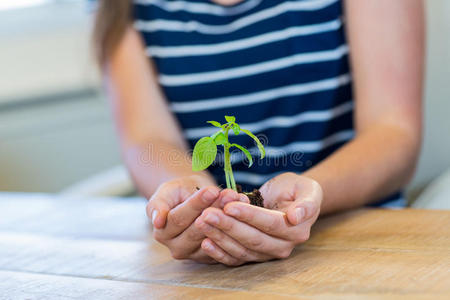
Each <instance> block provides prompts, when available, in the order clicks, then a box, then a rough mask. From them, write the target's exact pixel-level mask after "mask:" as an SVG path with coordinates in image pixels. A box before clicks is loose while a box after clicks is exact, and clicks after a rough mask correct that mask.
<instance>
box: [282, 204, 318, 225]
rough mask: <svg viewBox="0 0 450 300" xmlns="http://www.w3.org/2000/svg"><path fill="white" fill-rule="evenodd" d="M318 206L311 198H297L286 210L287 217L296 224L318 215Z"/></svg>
mask: <svg viewBox="0 0 450 300" xmlns="http://www.w3.org/2000/svg"><path fill="white" fill-rule="evenodd" d="M319 210H320V206H319V204H318V203H316V201H314V200H313V199H297V200H295V201H294V202H293V203H292V204H291V205H290V206H289V208H288V210H287V219H288V221H289V223H291V224H292V225H294V226H295V225H298V224H301V223H304V222H306V221H308V220H310V219H311V218H313V217H317V216H318V215H319Z"/></svg>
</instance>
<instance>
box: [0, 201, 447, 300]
mask: <svg viewBox="0 0 450 300" xmlns="http://www.w3.org/2000/svg"><path fill="white" fill-rule="evenodd" d="M40 197H41V198H40V199H38V201H37V202H36V203H35V202H33V201H34V200H35V199H36V198H34V199H33V198H29V199H28V200H27V199H26V198H27V197H19V196H17V195H16V199H14V200H11V199H13V198H14V197H6V198H5V197H3V198H2V197H1V196H0V270H3V273H4V272H6V271H8V272H12V273H14V274H16V275H14V278H15V279H11V280H13V281H11V280H10V282H12V283H10V285H9V286H15V284H14V280H16V281H20V280H21V278H22V277H24V276H25V277H26V276H35V277H33V278H34V279H33V280H34V281H35V282H42V284H43V285H44V286H45V284H46V282H47V281H48V280H50V279H51V278H57V279H58V281H57V282H59V280H60V279H61V285H62V286H64V284H70V282H71V281H73V284H76V283H75V282H76V281H77V280H81V279H83V280H87V281H89V282H88V283H86V285H87V286H86V289H89V287H92V288H97V287H98V289H99V290H102V289H108V288H107V287H105V286H108V284H110V283H111V282H112V283H114V284H117V289H118V292H117V293H118V295H126V294H127V293H130V295H131V294H132V295H140V296H142V297H144V298H145V297H146V296H147V294H148V292H144V290H145V291H146V289H147V288H149V287H151V288H153V287H154V289H155V290H156V291H158V292H155V293H154V294H149V295H152V298H159V297H169V298H170V297H172V296H173V297H175V295H178V294H177V293H180V295H183V297H186V299H189V298H199V297H200V295H203V292H204V291H207V294H205V295H211V297H222V296H223V297H227V296H230V297H231V296H233V298H235V297H254V296H255V297H256V296H258V298H260V297H261V295H266V296H267V295H271V296H270V297H272V298H275V296H276V297H295V298H301V299H450V212H449V211H424V210H412V209H407V210H382V209H361V210H356V211H352V212H348V213H345V214H340V215H336V216H332V217H328V218H324V219H321V220H320V221H319V222H318V224H317V225H316V226H315V228H314V230H313V233H312V237H311V239H310V240H309V241H308V242H307V243H305V244H303V245H302V246H299V247H297V249H296V250H295V251H294V253H293V254H292V256H291V257H290V258H288V259H286V260H278V261H271V262H267V263H263V264H250V265H245V266H242V267H238V268H228V267H224V266H221V265H213V266H210V265H200V264H196V263H192V262H187V261H175V260H173V259H172V258H171V257H170V255H169V252H168V251H167V249H165V248H164V247H163V246H161V245H159V244H158V243H156V242H154V241H153V240H152V239H151V238H150V233H151V232H150V230H149V226H148V224H147V221H146V217H145V212H143V210H144V207H145V202H143V201H141V200H138V199H134V200H130V201H129V202H126V201H124V200H117V199H89V201H88V200H87V199H84V200H77V199H71V200H67V199H66V200H60V199H57V198H52V197H48V196H40ZM18 198H20V199H19V200H17V199H18ZM23 206H26V207H27V208H26V209H25V213H24V216H25V217H24V216H22V217H20V216H18V214H19V215H20V207H23ZM90 207H92V208H90ZM102 207H103V208H102ZM97 210H98V211H100V212H101V213H100V214H99V217H98V218H97V216H96V213H95V212H96V211H97ZM62 216H65V217H62ZM130 223H132V225H130ZM122 225H123V226H124V228H127V229H129V230H130V236H129V237H127V236H126V232H125V231H123V229H121V226H122ZM114 229H117V230H118V231H119V232H118V233H115V232H110V231H111V230H114ZM3 273H0V282H1V281H2V279H1V276H2V275H1V274H3ZM5 276H6V275H5ZM40 276H43V277H40ZM46 276H49V277H46ZM25 277H24V278H25ZM49 278H50V279H49ZM51 280H53V279H51ZM87 281H86V282H87ZM96 282H98V285H96ZM105 282H106V283H105ZM131 283H133V284H134V285H132V284H131ZM80 286H83V288H82V289H85V287H84V285H83V284H82V283H80ZM180 288H182V289H181V290H180ZM61 289H63V288H61ZM184 289H186V290H184ZM0 290H1V284H0ZM159 290H161V292H159ZM134 291H139V292H136V294H133V293H134ZM215 291H219V293H218V294H216V293H215ZM220 291H223V292H222V294H221V293H220ZM23 292H24V293H25V292H26V291H23ZM228 292H230V293H232V294H228ZM99 293H100V294H99V295H100V297H99V298H97V299H101V298H102V297H103V298H108V297H107V294H106V291H105V292H103V294H102V292H99ZM246 293H247V294H246ZM24 295H25V294H24ZM41 295H42V294H41ZM103 295H104V296H103ZM69 296H70V295H69ZM0 299H1V297H0Z"/></svg>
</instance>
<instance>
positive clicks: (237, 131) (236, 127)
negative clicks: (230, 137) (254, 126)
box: [231, 123, 241, 135]
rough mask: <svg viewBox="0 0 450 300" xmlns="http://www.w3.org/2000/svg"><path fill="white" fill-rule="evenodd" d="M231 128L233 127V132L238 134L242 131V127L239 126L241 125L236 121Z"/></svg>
mask: <svg viewBox="0 0 450 300" xmlns="http://www.w3.org/2000/svg"><path fill="white" fill-rule="evenodd" d="M231 128H232V129H233V132H234V134H235V135H238V134H239V132H241V127H239V125H238V124H236V123H234V124H233V127H231Z"/></svg>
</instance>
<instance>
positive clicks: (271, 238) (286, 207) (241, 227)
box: [195, 173, 322, 266]
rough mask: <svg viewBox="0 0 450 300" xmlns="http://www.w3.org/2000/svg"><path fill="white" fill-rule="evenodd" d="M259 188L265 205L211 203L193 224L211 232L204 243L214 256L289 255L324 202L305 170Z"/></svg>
mask: <svg viewBox="0 0 450 300" xmlns="http://www.w3.org/2000/svg"><path fill="white" fill-rule="evenodd" d="M260 192H261V194H262V196H263V197H264V208H262V207H256V206H253V205H250V204H246V203H242V202H231V203H228V204H227V205H226V206H225V207H224V209H223V210H221V209H218V208H213V207H209V208H207V209H205V210H204V211H203V213H202V215H201V216H200V217H198V218H197V220H196V222H195V225H196V227H197V228H198V229H200V230H201V231H202V232H203V233H204V234H205V235H206V236H207V238H206V239H204V240H203V242H202V244H201V247H202V249H203V250H204V251H205V253H206V254H208V255H209V256H210V257H212V258H213V259H214V260H216V261H218V262H220V263H223V264H225V265H229V266H238V265H241V264H244V263H246V262H252V261H256V262H262V261H267V260H271V259H279V258H286V257H288V256H289V255H290V254H291V252H292V250H293V249H294V247H295V246H296V245H297V244H300V243H303V242H305V241H306V240H308V239H309V234H310V230H311V226H312V225H313V224H314V222H315V221H316V220H317V217H318V216H319V212H320V205H321V202H322V189H321V187H320V185H319V184H318V183H317V182H316V181H314V180H313V179H310V178H308V177H305V176H301V175H297V174H295V173H283V174H281V175H279V176H276V177H274V178H273V179H271V180H269V181H268V182H266V183H265V184H264V185H263V186H262V187H261V188H260Z"/></svg>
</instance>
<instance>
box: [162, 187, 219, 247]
mask: <svg viewBox="0 0 450 300" xmlns="http://www.w3.org/2000/svg"><path fill="white" fill-rule="evenodd" d="M219 193H220V190H219V188H218V187H216V186H208V187H204V188H201V189H200V190H198V191H197V192H195V193H194V194H192V195H191V196H190V197H188V198H187V199H186V200H185V201H184V202H183V203H180V204H179V205H178V206H176V207H175V208H173V209H171V210H170V211H169V213H168V215H167V225H166V227H165V228H164V229H163V230H164V232H163V234H164V236H165V237H166V238H173V237H175V236H177V235H178V234H180V233H181V232H183V231H184V230H186V229H187V228H188V227H189V226H190V225H191V224H192V223H193V222H194V221H195V219H196V218H197V217H198V216H199V215H200V214H201V213H202V211H203V210H204V209H205V208H207V207H209V206H211V204H212V203H213V202H214V201H215V200H216V199H217V198H218V197H219Z"/></svg>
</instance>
